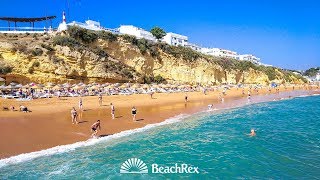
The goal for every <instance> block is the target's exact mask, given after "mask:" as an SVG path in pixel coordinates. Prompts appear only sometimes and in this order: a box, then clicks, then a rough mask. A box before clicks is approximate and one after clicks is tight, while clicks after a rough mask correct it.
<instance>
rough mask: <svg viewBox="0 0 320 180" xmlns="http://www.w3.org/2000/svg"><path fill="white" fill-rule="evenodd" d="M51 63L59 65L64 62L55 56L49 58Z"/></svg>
mask: <svg viewBox="0 0 320 180" xmlns="http://www.w3.org/2000/svg"><path fill="white" fill-rule="evenodd" d="M51 61H52V62H53V63H54V64H59V63H62V64H63V63H64V60H63V59H61V58H58V57H57V56H52V57H51Z"/></svg>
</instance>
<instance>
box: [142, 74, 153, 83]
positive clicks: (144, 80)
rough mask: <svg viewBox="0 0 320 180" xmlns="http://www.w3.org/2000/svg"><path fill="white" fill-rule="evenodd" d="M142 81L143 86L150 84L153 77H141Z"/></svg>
mask: <svg viewBox="0 0 320 180" xmlns="http://www.w3.org/2000/svg"><path fill="white" fill-rule="evenodd" d="M142 81H143V83H144V84H151V83H152V82H153V77H151V76H146V75H144V76H142Z"/></svg>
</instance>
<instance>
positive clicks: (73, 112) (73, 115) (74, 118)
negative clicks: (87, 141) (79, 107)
mask: <svg viewBox="0 0 320 180" xmlns="http://www.w3.org/2000/svg"><path fill="white" fill-rule="evenodd" d="M77 119H78V113H77V111H76V108H74V107H73V108H72V110H71V122H72V124H74V123H76V124H78V123H79V122H78V121H77Z"/></svg>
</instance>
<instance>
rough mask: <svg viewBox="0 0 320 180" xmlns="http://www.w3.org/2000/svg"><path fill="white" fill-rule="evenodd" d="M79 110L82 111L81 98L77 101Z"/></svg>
mask: <svg viewBox="0 0 320 180" xmlns="http://www.w3.org/2000/svg"><path fill="white" fill-rule="evenodd" d="M79 109H80V110H83V104H82V98H80V99H79Z"/></svg>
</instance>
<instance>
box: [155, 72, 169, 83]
mask: <svg viewBox="0 0 320 180" xmlns="http://www.w3.org/2000/svg"><path fill="white" fill-rule="evenodd" d="M165 81H166V80H165V79H164V78H163V77H162V76H161V75H160V74H158V75H157V76H155V77H154V82H156V83H158V84H160V83H163V82H165Z"/></svg>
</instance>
